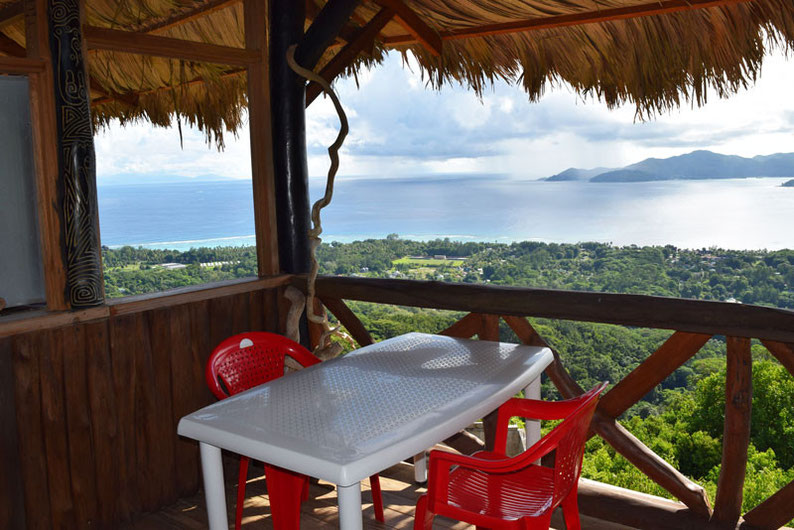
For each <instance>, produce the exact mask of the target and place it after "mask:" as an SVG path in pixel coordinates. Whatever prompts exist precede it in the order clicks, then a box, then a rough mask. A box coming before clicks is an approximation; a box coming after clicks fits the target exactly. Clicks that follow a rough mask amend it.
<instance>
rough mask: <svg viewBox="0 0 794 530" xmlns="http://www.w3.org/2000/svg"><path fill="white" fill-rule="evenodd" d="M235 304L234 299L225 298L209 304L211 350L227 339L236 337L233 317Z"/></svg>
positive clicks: (211, 301)
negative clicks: (231, 316)
mask: <svg viewBox="0 0 794 530" xmlns="http://www.w3.org/2000/svg"><path fill="white" fill-rule="evenodd" d="M233 305H234V302H233V300H232V297H230V296H224V297H223V298H215V299H214V300H210V303H209V330H210V337H209V338H210V344H211V346H210V349H212V348H214V347H215V346H217V345H218V344H220V343H221V341H222V340H224V339H225V338H227V337H231V336H232V335H234V333H233V331H232V330H233V329H234V326H233V325H232V321H231V318H229V315H231V312H232V308H233Z"/></svg>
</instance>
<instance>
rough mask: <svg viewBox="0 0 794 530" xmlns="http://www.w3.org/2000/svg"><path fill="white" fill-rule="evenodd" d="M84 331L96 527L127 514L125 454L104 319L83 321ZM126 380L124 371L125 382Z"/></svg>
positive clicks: (107, 329) (106, 323)
mask: <svg viewBox="0 0 794 530" xmlns="http://www.w3.org/2000/svg"><path fill="white" fill-rule="evenodd" d="M84 333H85V356H86V357H85V358H86V364H85V366H86V368H85V370H86V374H87V379H88V401H89V404H90V407H91V426H92V440H93V449H94V454H93V456H92V458H93V460H94V465H95V466H96V488H97V505H98V514H99V520H100V523H101V525H100V526H104V527H108V526H111V525H112V524H113V523H115V522H117V521H121V520H125V519H126V517H128V516H129V511H127V510H126V509H125V505H124V498H123V497H122V491H123V487H124V483H123V480H124V477H125V476H124V474H123V472H124V465H125V463H126V460H127V458H128V457H127V454H126V453H125V452H124V449H125V446H124V445H123V440H122V437H121V429H120V428H119V408H118V403H119V400H118V393H117V391H116V386H115V384H114V383H115V381H114V377H113V367H112V363H111V352H110V346H111V345H110V337H109V328H108V322H107V321H103V322H93V323H90V324H85V325H84ZM129 380H130V377H129V374H126V376H125V379H124V381H125V383H127V382H129Z"/></svg>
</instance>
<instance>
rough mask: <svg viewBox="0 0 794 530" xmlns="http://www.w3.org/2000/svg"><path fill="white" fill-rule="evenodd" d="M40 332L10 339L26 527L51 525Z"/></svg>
mask: <svg viewBox="0 0 794 530" xmlns="http://www.w3.org/2000/svg"><path fill="white" fill-rule="evenodd" d="M43 339H44V334H43V333H31V334H28V335H20V336H17V337H15V338H14V342H13V348H14V376H15V377H14V398H15V400H16V402H17V403H24V404H25V406H24V407H17V429H18V434H19V446H20V448H22V450H21V451H20V463H21V468H22V476H23V488H24V491H25V519H26V522H27V526H28V528H30V529H39V528H40V529H49V528H51V527H52V518H51V515H50V503H49V486H48V480H49V478H48V475H47V459H46V453H45V450H44V431H43V426H42V410H41V377H40V369H39V356H40V354H41V351H42V349H43V348H42V346H43Z"/></svg>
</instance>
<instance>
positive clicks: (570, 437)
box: [547, 383, 607, 506]
mask: <svg viewBox="0 0 794 530" xmlns="http://www.w3.org/2000/svg"><path fill="white" fill-rule="evenodd" d="M606 386H607V383H601V384H600V385H598V386H597V387H595V388H593V389H592V390H590V391H589V392H586V393H584V394H582V395H581V396H579V398H578V399H579V400H581V403H580V404H579V406H578V407H577V408H576V410H575V411H574V412H573V413H572V414H571V415H570V416H568V417H567V418H565V420H563V422H562V423H560V424H559V425H557V426H556V427H555V428H554V429H553V430H552V431H551V432H550V433H549V434H548V435H547V436H548V437H550V438H557V439H558V440H559V441H558V442H557V452H556V453H555V456H554V496H553V498H552V506H557V504H558V503H559V502H560V501H561V500H562V499H563V498H564V497H565V496H566V495H567V494H568V492H569V491H571V488H572V487H573V485H574V484H576V482H577V481H578V480H579V475H580V474H581V473H582V457H583V453H584V444H585V442H587V433H588V431H589V430H590V421H591V420H592V418H593V413H594V412H595V408H596V405H597V404H598V396H599V395H600V394H601V392H602V391H603V390H604V388H605V387H606Z"/></svg>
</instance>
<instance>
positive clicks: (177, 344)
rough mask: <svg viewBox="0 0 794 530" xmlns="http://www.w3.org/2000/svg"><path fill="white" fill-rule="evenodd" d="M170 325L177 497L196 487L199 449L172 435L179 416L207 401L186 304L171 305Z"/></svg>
mask: <svg viewBox="0 0 794 530" xmlns="http://www.w3.org/2000/svg"><path fill="white" fill-rule="evenodd" d="M170 325H171V352H170V353H171V401H172V406H173V414H172V416H171V429H172V436H171V438H172V439H173V440H174V466H175V468H176V469H175V477H174V478H175V487H176V492H177V495H178V496H180V497H183V496H187V495H191V494H193V493H195V491H196V490H197V489H198V487H199V484H200V482H199V452H198V444H196V442H195V440H190V439H188V438H178V437H177V436H175V433H176V428H177V424H178V423H179V420H180V418H182V416H185V415H187V414H190V413H191V412H194V411H195V410H197V409H199V408H201V407H203V406H205V405H207V404H209V403H210V402H211V401H210V400H209V399H208V396H207V394H206V392H205V389H206V386H207V385H206V383H205V382H204V364H203V363H202V362H201V358H200V357H199V355H198V351H196V350H195V349H194V348H193V347H192V346H191V339H192V334H191V322H190V308H189V307H188V306H185V305H182V306H178V307H175V308H173V310H172V311H171V315H170Z"/></svg>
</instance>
